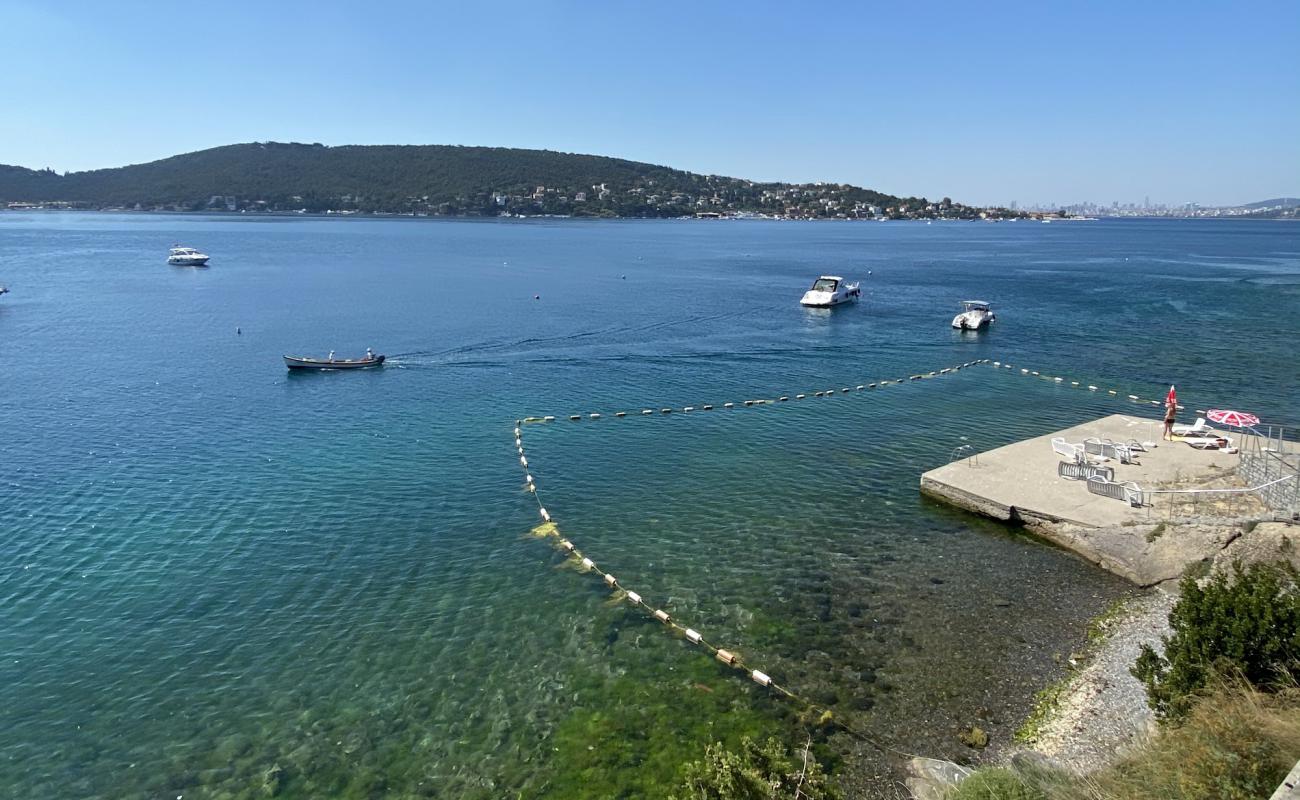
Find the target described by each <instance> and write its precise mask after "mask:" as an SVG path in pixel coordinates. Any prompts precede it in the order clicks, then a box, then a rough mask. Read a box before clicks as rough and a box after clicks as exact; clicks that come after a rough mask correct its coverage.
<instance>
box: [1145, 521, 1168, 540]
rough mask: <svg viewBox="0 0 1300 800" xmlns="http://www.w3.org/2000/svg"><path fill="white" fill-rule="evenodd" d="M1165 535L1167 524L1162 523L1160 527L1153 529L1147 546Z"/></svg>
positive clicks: (1148, 537)
mask: <svg viewBox="0 0 1300 800" xmlns="http://www.w3.org/2000/svg"><path fill="white" fill-rule="evenodd" d="M1164 533H1165V523H1163V522H1162V523H1160V524H1159V525H1157V526H1155V527H1154V528H1152V529H1151V531H1150V532H1149V533H1148V534H1147V544H1151V543H1152V542H1154V541H1155V540H1156V539H1159V538H1160V537H1161V536H1163V535H1164Z"/></svg>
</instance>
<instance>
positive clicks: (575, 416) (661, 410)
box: [517, 358, 990, 425]
mask: <svg viewBox="0 0 1300 800" xmlns="http://www.w3.org/2000/svg"><path fill="white" fill-rule="evenodd" d="M988 363H990V361H989V359H987V358H981V359H977V360H975V361H967V362H965V363H962V364H956V365H954V366H951V367H944V368H943V369H940V370H934V371H931V372H918V373H916V374H915V375H909V376H908V377H906V378H894V379H886V380H883V381H876V382H875V383H859V384H854V385H852V386H843V387H841V388H839V389H836V388H834V387H832V388H830V389H814V390H811V391H807V392H802V393H799V394H793V395H789V394H783V395H779V396H776V397H765V398H759V399H752V400H740V401H735V402H731V401H728V402H724V403H704V404H701V405H694V406H659V407H650V408H642V409H640V410H635V409H634V410H631V411H614V412H612V413H611V412H608V411H606V412H600V411H586V412H582V413H572V414H550V415H547V416H544V417H524V418H523V419H520V420H517V423H518V424H519V425H532V424H535V423H544V422H555V421H556V420H559V419H567V420H569V421H570V422H581V421H583V420H590V421H597V420H601V419H606V418H608V417H613V418H614V419H625V418H627V417H636V416H641V417H652V416H666V415H672V414H674V413H682V414H690V413H693V412H700V411H714V410H716V409H723V410H724V411H730V410H732V409H740V408H754V407H757V406H772V405H776V404H778V403H788V402H791V401H799V400H805V399H807V398H810V397H812V398H819V397H821V398H825V397H835V396H837V395H846V394H853V393H855V392H870V391H873V390H876V389H883V388H885V387H887V386H891V385H894V384H899V383H908V382H909V381H922V380H928V379H931V378H939V377H942V376H944V375H951V374H953V373H956V372H959V371H960V370H962V369H965V368H967V367H974V366H978V365H980V364H988Z"/></svg>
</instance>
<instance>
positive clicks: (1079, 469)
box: [1056, 461, 1115, 481]
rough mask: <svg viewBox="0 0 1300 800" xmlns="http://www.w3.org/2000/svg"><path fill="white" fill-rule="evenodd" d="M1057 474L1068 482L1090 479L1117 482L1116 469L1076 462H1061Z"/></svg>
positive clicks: (1057, 466) (1057, 465) (1058, 463)
mask: <svg viewBox="0 0 1300 800" xmlns="http://www.w3.org/2000/svg"><path fill="white" fill-rule="evenodd" d="M1056 474H1057V475H1058V476H1059V477H1062V478H1065V479H1066V480H1067V481H1086V480H1088V479H1089V478H1103V479H1105V480H1107V481H1113V480H1115V468H1114V467H1103V466H1099V465H1097V464H1079V463H1077V462H1074V461H1059V462H1057V464H1056Z"/></svg>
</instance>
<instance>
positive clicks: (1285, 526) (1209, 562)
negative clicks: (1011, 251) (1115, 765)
mask: <svg viewBox="0 0 1300 800" xmlns="http://www.w3.org/2000/svg"><path fill="white" fill-rule="evenodd" d="M1148 528H1149V529H1148ZM1039 532H1040V533H1041V531H1039ZM1053 533H1054V536H1053V537H1051V538H1053V539H1055V538H1056V537H1057V536H1063V535H1094V536H1095V535H1105V536H1110V537H1119V536H1120V535H1121V534H1122V535H1123V536H1124V541H1125V542H1126V543H1127V545H1128V547H1129V548H1130V550H1131V552H1132V555H1133V556H1135V560H1134V561H1131V562H1129V563H1135V564H1136V563H1142V562H1145V567H1144V569H1145V570H1146V571H1145V572H1143V573H1141V576H1142V577H1141V579H1140V580H1135V578H1134V577H1132V576H1130V575H1127V574H1125V577H1128V578H1129V579H1130V580H1134V582H1135V583H1145V584H1146V585H1149V586H1151V587H1152V588H1150V590H1149V591H1148V592H1146V593H1144V594H1142V595H1140V596H1138V597H1135V598H1131V599H1129V600H1127V601H1124V602H1123V604H1122V606H1120V607H1118V608H1117V609H1115V610H1114V611H1112V612H1111V613H1108V614H1106V615H1104V617H1102V618H1099V619H1098V620H1096V621H1095V622H1094V626H1093V629H1092V630H1091V631H1090V634H1091V635H1092V637H1093V640H1094V641H1093V644H1092V646H1091V647H1090V648H1089V649H1088V652H1087V653H1085V654H1083V655H1082V656H1081V658H1080V659H1079V663H1077V664H1072V666H1073V667H1074V671H1073V672H1072V673H1070V674H1069V675H1068V676H1066V678H1065V679H1064V680H1063V682H1062V683H1060V684H1058V685H1057V687H1058V688H1059V692H1049V694H1050V695H1051V697H1050V698H1049V699H1048V700H1045V701H1044V703H1045V705H1043V706H1041V707H1040V708H1038V709H1036V710H1035V714H1036V716H1037V717H1038V721H1037V723H1036V725H1035V727H1034V730H1033V731H1032V736H1031V738H1032V741H1030V742H1028V743H1027V745H1026V746H1025V747H1024V748H1021V749H1018V750H1017V749H1008V750H1006V751H1003V755H1002V760H1004V761H1009V762H1011V763H1023V762H1024V761H1026V760H1028V761H1031V762H1032V761H1039V762H1041V761H1044V760H1046V762H1048V763H1050V764H1051V765H1054V766H1057V767H1061V768H1064V769H1067V770H1070V771H1072V772H1075V773H1077V774H1080V775H1086V774H1088V773H1091V772H1094V771H1096V770H1098V769H1101V768H1103V767H1105V766H1107V765H1108V764H1110V763H1111V762H1112V761H1114V760H1115V758H1116V757H1117V756H1119V755H1121V754H1123V753H1124V752H1125V750H1126V749H1128V748H1129V747H1131V746H1133V745H1134V744H1135V743H1136V742H1138V741H1140V740H1141V738H1142V737H1143V736H1144V735H1146V734H1147V733H1148V732H1149V731H1150V730H1151V729H1152V727H1153V726H1154V723H1155V717H1154V714H1153V713H1152V711H1151V709H1150V707H1149V706H1148V705H1147V695H1146V690H1145V688H1144V687H1143V686H1142V684H1141V683H1140V682H1139V681H1138V680H1137V679H1136V678H1134V677H1133V675H1132V673H1131V672H1130V671H1129V670H1130V669H1131V668H1132V667H1133V664H1134V663H1135V662H1136V661H1137V657H1138V653H1139V652H1140V650H1141V647H1142V645H1144V644H1148V645H1151V646H1152V647H1155V648H1157V649H1161V648H1162V647H1163V638H1164V637H1167V636H1169V635H1170V627H1169V612H1170V610H1171V609H1172V608H1173V606H1174V604H1175V603H1176V602H1177V600H1178V581H1179V580H1180V579H1181V577H1182V575H1183V574H1184V572H1185V571H1186V570H1188V569H1191V570H1192V571H1193V574H1197V573H1203V574H1208V573H1209V572H1211V571H1212V570H1216V569H1229V568H1231V565H1232V564H1233V563H1234V562H1237V561H1240V562H1241V563H1243V564H1249V563H1255V562H1276V561H1279V560H1281V561H1289V562H1290V563H1291V564H1292V565H1294V566H1296V567H1297V568H1300V524H1296V523H1295V522H1280V521H1269V522H1256V521H1253V520H1242V519H1224V518H1220V519H1217V520H1216V519H1213V518H1193V519H1183V520H1177V521H1170V522H1166V523H1163V528H1160V529H1156V527H1155V526H1154V525H1153V526H1131V527H1127V528H1125V529H1123V530H1122V531H1121V530H1116V531H1109V532H1105V533H1102V532H1100V531H1098V530H1097V529H1091V531H1087V530H1082V529H1080V530H1071V529H1070V526H1058V527H1057V528H1056V529H1055V530H1054V531H1053ZM1162 540H1164V542H1165V544H1164V545H1160V544H1159V543H1160V542H1161V541H1162ZM1111 541H1112V542H1113V541H1118V539H1117V538H1112V539H1111ZM1138 556H1141V558H1140V559H1138V558H1136V557H1138ZM1102 566H1107V565H1105V564H1102ZM1112 571H1115V570H1113V569H1112ZM1119 574H1124V573H1123V572H1121V573H1119ZM1135 574H1137V573H1135ZM970 772H971V770H970V769H969V768H966V767H960V766H958V765H956V764H952V763H950V762H946V761H942V760H938V759H929V758H917V759H913V761H912V763H911V773H912V777H911V778H910V779H909V780H908V781H907V787H908V790H909V792H910V793H911V795H912V797H913V798H915V799H916V800H939V799H940V798H942V797H943V796H944V793H945V792H946V791H947V790H948V789H949V788H951V787H952V786H953V785H955V784H956V783H959V782H960V781H961V780H963V779H964V778H965V777H966V776H967V775H969V774H970Z"/></svg>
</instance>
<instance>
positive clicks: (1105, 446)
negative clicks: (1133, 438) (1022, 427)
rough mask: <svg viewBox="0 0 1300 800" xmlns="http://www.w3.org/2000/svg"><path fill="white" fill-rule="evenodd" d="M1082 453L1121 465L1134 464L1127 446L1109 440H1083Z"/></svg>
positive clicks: (1131, 453) (1131, 452)
mask: <svg viewBox="0 0 1300 800" xmlns="http://www.w3.org/2000/svg"><path fill="white" fill-rule="evenodd" d="M1083 451H1084V452H1085V453H1088V454H1089V455H1094V456H1102V457H1103V458H1113V459H1115V460H1116V461H1118V462H1119V463H1121V464H1132V463H1134V458H1133V451H1132V450H1130V449H1129V448H1128V446H1127V445H1122V444H1116V443H1114V442H1112V441H1110V440H1109V439H1097V438H1091V439H1084V440H1083Z"/></svg>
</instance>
